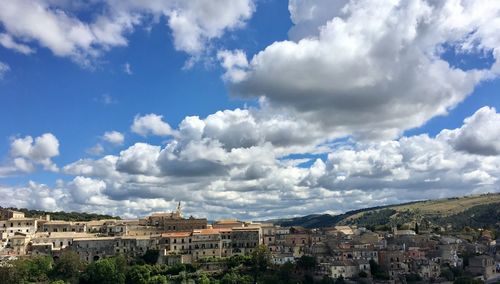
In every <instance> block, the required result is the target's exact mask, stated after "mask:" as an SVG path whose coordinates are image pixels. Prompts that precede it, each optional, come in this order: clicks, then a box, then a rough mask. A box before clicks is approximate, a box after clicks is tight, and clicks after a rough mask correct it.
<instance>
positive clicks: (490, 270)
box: [467, 255, 496, 279]
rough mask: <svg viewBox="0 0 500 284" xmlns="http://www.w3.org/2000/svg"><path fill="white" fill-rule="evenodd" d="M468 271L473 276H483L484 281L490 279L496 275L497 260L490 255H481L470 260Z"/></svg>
mask: <svg viewBox="0 0 500 284" xmlns="http://www.w3.org/2000/svg"><path fill="white" fill-rule="evenodd" d="M467 271H469V272H470V273H472V274H473V275H482V276H483V277H484V279H489V278H491V277H492V276H494V275H496V268H495V260H494V259H493V258H492V257H491V256H488V255H479V256H475V257H471V258H469V266H467Z"/></svg>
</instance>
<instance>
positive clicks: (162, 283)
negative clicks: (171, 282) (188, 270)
mask: <svg viewBox="0 0 500 284" xmlns="http://www.w3.org/2000/svg"><path fill="white" fill-rule="evenodd" d="M148 284H168V278H167V276H165V275H155V276H153V277H151V278H150V279H149V281H148Z"/></svg>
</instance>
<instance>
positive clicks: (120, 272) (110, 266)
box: [82, 257, 125, 284]
mask: <svg viewBox="0 0 500 284" xmlns="http://www.w3.org/2000/svg"><path fill="white" fill-rule="evenodd" d="M82 280H83V281H82V282H83V283H92V284H123V283H125V273H124V268H123V267H122V263H121V259H120V258H119V257H117V258H105V259H101V260H98V261H95V262H93V263H91V264H89V266H87V269H86V271H85V274H84V276H83V279H82Z"/></svg>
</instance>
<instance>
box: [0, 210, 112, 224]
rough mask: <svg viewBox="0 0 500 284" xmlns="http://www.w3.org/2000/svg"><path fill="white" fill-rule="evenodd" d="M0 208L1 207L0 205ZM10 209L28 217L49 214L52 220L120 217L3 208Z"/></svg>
mask: <svg viewBox="0 0 500 284" xmlns="http://www.w3.org/2000/svg"><path fill="white" fill-rule="evenodd" d="M0 209H2V207H0ZM5 209H11V210H15V211H19V212H23V213H24V215H25V216H26V217H28V218H38V217H41V216H45V215H47V214H49V215H50V218H51V219H52V220H63V221H90V220H98V219H120V217H116V216H110V215H104V214H95V213H84V212H63V211H57V212H50V211H42V210H31V209H26V208H13V207H9V208H5Z"/></svg>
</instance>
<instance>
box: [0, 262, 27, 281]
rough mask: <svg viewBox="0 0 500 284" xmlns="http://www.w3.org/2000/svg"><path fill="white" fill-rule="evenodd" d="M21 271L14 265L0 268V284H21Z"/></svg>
mask: <svg viewBox="0 0 500 284" xmlns="http://www.w3.org/2000/svg"><path fill="white" fill-rule="evenodd" d="M22 282H23V271H21V270H19V269H16V267H15V266H14V265H11V264H7V265H5V266H0V283H12V284H17V283H22Z"/></svg>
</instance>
